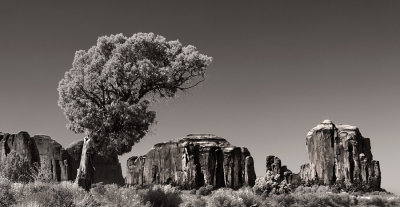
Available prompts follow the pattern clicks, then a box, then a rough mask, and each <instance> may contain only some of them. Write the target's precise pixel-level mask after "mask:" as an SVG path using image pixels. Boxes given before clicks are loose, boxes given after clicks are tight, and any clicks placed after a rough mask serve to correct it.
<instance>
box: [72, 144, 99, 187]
mask: <svg viewBox="0 0 400 207" xmlns="http://www.w3.org/2000/svg"><path fill="white" fill-rule="evenodd" d="M93 155H94V150H93V140H92V139H91V138H90V137H89V136H86V137H85V138H84V139H83V147H82V155H81V162H80V164H79V168H78V170H77V171H78V172H77V174H76V179H75V183H76V184H78V185H79V186H80V187H82V188H84V189H85V190H90V187H91V186H92V181H93V174H94V166H93Z"/></svg>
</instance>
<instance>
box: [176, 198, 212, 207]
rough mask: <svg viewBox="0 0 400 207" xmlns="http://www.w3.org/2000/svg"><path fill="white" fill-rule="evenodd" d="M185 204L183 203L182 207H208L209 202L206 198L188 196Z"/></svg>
mask: <svg viewBox="0 0 400 207" xmlns="http://www.w3.org/2000/svg"><path fill="white" fill-rule="evenodd" d="M183 200H184V201H183V203H181V204H180V205H179V206H180V207H206V206H207V201H206V199H205V198H202V197H200V196H188V197H185V199H183Z"/></svg>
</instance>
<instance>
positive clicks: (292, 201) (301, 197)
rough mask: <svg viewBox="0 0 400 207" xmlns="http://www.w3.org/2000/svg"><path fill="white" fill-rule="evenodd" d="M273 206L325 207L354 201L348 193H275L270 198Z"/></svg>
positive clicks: (348, 204) (343, 204)
mask: <svg viewBox="0 0 400 207" xmlns="http://www.w3.org/2000/svg"><path fill="white" fill-rule="evenodd" d="M269 199H270V202H271V206H274V207H275V206H276V207H278V206H280V207H289V206H296V207H324V206H343V207H346V206H351V205H352V204H353V203H352V202H351V201H352V200H351V199H350V196H349V195H348V194H334V193H292V194H287V195H285V194H281V195H273V196H271V197H270V198H269Z"/></svg>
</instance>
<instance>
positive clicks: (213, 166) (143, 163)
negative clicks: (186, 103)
mask: <svg viewBox="0 0 400 207" xmlns="http://www.w3.org/2000/svg"><path fill="white" fill-rule="evenodd" d="M255 179H256V175H255V171H254V161H253V158H252V157H251V155H250V152H249V151H248V150H247V149H246V148H240V147H235V146H232V145H231V144H230V143H229V142H228V141H226V140H225V139H224V138H221V137H217V136H215V135H210V134H191V135H188V136H186V137H185V138H183V139H180V140H178V141H171V142H167V143H160V144H156V145H154V147H153V148H152V149H151V150H150V151H149V152H148V153H147V154H146V155H144V156H140V157H136V156H133V157H131V158H129V159H128V161H127V176H126V184H128V185H149V184H173V185H177V186H181V187H182V188H185V189H193V188H198V187H200V186H203V185H212V186H215V187H229V188H235V189H237V188H240V187H241V186H243V185H249V186H253V185H254V181H255Z"/></svg>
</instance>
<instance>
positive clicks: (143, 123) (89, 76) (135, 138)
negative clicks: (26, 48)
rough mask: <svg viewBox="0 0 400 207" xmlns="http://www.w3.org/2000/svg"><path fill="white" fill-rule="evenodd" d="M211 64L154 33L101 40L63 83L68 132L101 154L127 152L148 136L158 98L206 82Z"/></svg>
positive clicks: (82, 53)
mask: <svg viewBox="0 0 400 207" xmlns="http://www.w3.org/2000/svg"><path fill="white" fill-rule="evenodd" d="M211 61H212V58H211V57H208V56H206V55H204V54H201V53H199V51H198V50H197V49H196V47H194V46H192V45H188V46H183V45H182V44H181V43H180V42H179V41H178V40H175V41H166V39H165V38H164V37H162V36H160V35H155V34H153V33H137V34H134V35H133V36H131V37H125V36H123V35H122V34H117V35H110V36H102V37H99V38H98V40H97V44H96V45H94V46H92V47H91V48H90V49H89V50H87V51H85V50H79V51H77V52H76V53H75V57H74V61H73V64H72V68H71V69H70V70H69V71H67V72H66V73H65V75H64V78H63V79H62V80H61V81H60V82H59V86H58V91H59V101H58V104H59V106H60V107H61V108H62V109H63V110H64V114H65V116H66V118H67V120H68V125H67V126H68V128H69V129H70V130H72V131H73V132H75V133H86V134H87V135H88V136H89V137H91V138H92V139H93V141H94V146H95V148H96V149H97V151H99V152H102V153H107V152H113V153H117V154H119V155H121V154H123V153H126V152H129V151H131V149H132V146H133V145H134V144H135V143H137V142H139V141H140V139H141V138H143V137H144V136H145V134H146V133H147V132H148V131H149V127H150V125H151V124H152V123H154V121H155V116H156V113H155V112H154V111H152V110H150V109H149V106H150V103H151V101H154V100H155V98H156V99H157V98H168V97H173V96H174V95H175V94H176V93H177V92H178V91H180V90H186V89H189V88H192V87H194V86H196V85H197V84H198V83H200V82H201V81H203V80H204V75H205V72H206V69H207V67H208V66H209V64H210V63H211Z"/></svg>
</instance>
